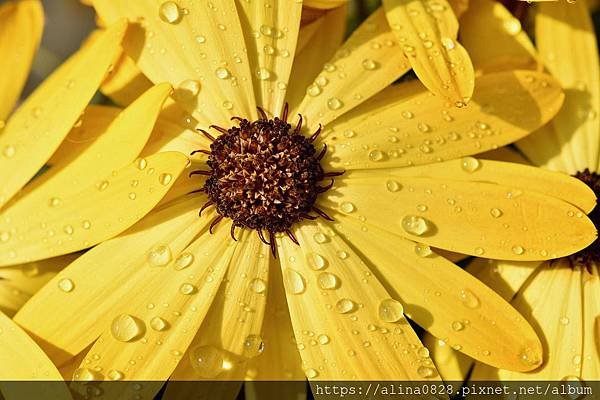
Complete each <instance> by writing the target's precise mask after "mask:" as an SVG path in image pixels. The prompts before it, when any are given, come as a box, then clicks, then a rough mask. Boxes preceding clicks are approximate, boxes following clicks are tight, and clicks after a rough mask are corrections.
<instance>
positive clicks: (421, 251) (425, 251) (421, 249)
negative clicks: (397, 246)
mask: <svg viewBox="0 0 600 400" xmlns="http://www.w3.org/2000/svg"><path fill="white" fill-rule="evenodd" d="M415 253H416V254H417V255H418V256H419V257H429V256H430V255H431V254H433V251H431V247H429V246H428V245H426V244H423V243H416V244H415Z"/></svg>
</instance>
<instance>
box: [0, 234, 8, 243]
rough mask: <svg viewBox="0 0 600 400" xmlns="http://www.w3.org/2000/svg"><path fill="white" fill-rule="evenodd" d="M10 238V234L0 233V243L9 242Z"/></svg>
mask: <svg viewBox="0 0 600 400" xmlns="http://www.w3.org/2000/svg"><path fill="white" fill-rule="evenodd" d="M10 236H11V235H10V232H0V242H2V243H6V242H8V241H9V240H10Z"/></svg>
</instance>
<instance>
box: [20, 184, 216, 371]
mask: <svg viewBox="0 0 600 400" xmlns="http://www.w3.org/2000/svg"><path fill="white" fill-rule="evenodd" d="M199 203H202V197H198V196H196V197H190V198H187V199H183V200H181V201H178V202H175V203H174V204H172V205H170V206H168V207H165V208H163V209H161V210H158V211H155V212H153V213H152V214H149V215H148V216H147V217H145V218H144V219H142V220H141V221H140V222H139V223H137V224H136V225H134V226H133V227H131V228H130V229H129V230H128V231H126V232H124V233H123V234H121V235H120V236H118V237H116V238H114V239H112V240H108V241H106V242H104V243H102V244H100V245H98V246H96V247H94V248H93V249H92V250H90V251H88V252H87V253H86V254H84V255H83V256H81V257H79V258H78V259H77V260H76V261H75V262H74V263H72V264H71V265H69V266H68V267H67V268H65V269H64V270H63V271H62V272H61V273H59V274H58V276H56V277H55V278H54V279H53V280H52V281H51V282H50V283H49V284H48V285H46V286H45V287H44V288H42V290H40V291H39V292H38V293H37V294H36V295H35V296H33V298H32V299H31V300H30V301H29V302H28V303H27V304H26V305H25V306H24V307H23V308H22V309H21V310H20V311H19V313H17V315H16V316H15V320H16V321H17V322H18V323H19V324H20V325H21V326H23V327H25V328H26V329H27V330H28V331H30V332H31V333H32V334H33V335H35V336H36V337H39V338H40V339H41V340H43V342H44V343H46V344H47V348H46V350H47V352H48V354H49V355H50V356H51V357H52V359H53V360H54V361H55V362H56V363H57V364H61V363H63V362H64V361H65V360H68V359H69V358H71V357H73V356H74V355H76V354H79V353H80V352H81V351H82V350H83V349H84V348H85V347H86V346H88V345H89V344H90V343H92V342H93V341H94V340H95V339H96V338H97V337H98V336H100V334H101V333H102V332H103V331H104V330H105V329H106V328H107V327H108V326H109V325H110V322H111V321H112V320H113V319H114V318H115V317H116V316H117V315H119V314H121V313H123V312H125V311H126V310H127V309H128V308H127V307H131V306H132V303H133V301H134V300H133V298H134V297H135V298H137V299H139V300H142V297H143V296H142V294H144V293H145V295H144V296H155V299H154V300H151V299H146V297H143V300H147V302H148V303H152V304H154V305H155V306H156V308H157V310H154V309H153V308H146V304H144V306H143V307H142V308H143V309H144V312H158V310H160V308H159V307H162V302H161V303H159V301H160V298H159V296H171V295H173V293H172V292H167V291H163V290H160V289H156V290H150V288H151V287H154V286H153V285H156V284H161V282H160V281H159V282H156V280H157V279H160V280H162V284H164V285H166V284H167V281H169V279H166V278H165V275H168V276H172V279H176V280H180V279H182V278H183V279H185V276H184V277H181V276H180V275H179V274H178V273H177V272H174V271H173V267H174V266H173V265H172V264H173V263H176V262H179V263H181V262H184V261H185V262H184V263H183V264H186V263H187V262H189V261H194V259H198V260H199V259H204V258H203V257H204V256H201V253H200V254H196V253H194V254H192V255H193V257H185V258H183V259H179V261H177V260H178V256H179V255H180V253H183V250H184V249H185V248H186V247H187V246H188V244H189V242H190V241H191V240H192V239H193V237H194V236H195V235H196V234H197V233H198V232H199V231H200V230H201V229H202V227H204V226H205V225H206V224H207V222H208V218H207V217H203V218H199V217H198V204H199ZM173 260H175V261H173ZM198 260H197V261H198ZM198 264H199V263H198V262H196V263H194V264H193V265H194V268H197V265H198ZM152 265H155V266H152ZM189 268H192V267H191V266H190V267H189ZM189 268H188V269H187V270H182V271H183V273H184V274H185V272H186V271H191V269H189ZM90 275H93V278H94V279H88V278H89V277H90ZM186 275H187V274H186ZM139 284H141V286H137V285H139ZM144 284H145V286H144ZM170 284H172V283H170ZM179 285H181V283H179ZM141 288H144V290H143V291H141V290H140V289H141ZM136 301H137V300H136ZM58 308H60V309H61V312H60V313H55V312H54V311H55V310H56V309H58ZM173 310H174V311H176V310H175V309H173ZM141 312H142V311H141V310H136V313H138V314H139V313H141ZM73 315H78V318H77V321H73V320H72V316H73ZM43 316H48V319H47V320H46V319H45V318H43ZM75 322H76V323H75ZM148 322H149V321H148ZM149 331H151V330H149ZM152 332H153V331H152Z"/></svg>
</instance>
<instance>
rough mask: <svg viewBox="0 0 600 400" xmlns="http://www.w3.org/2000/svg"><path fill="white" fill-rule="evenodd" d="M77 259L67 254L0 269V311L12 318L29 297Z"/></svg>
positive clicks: (73, 255)
mask: <svg viewBox="0 0 600 400" xmlns="http://www.w3.org/2000/svg"><path fill="white" fill-rule="evenodd" d="M77 257H78V255H76V254H69V255H66V256H60V257H55V258H49V259H46V260H41V261H36V262H33V263H28V264H21V265H15V266H13V267H4V268H0V311H2V312H4V313H5V314H6V315H8V316H9V317H12V316H13V315H14V314H15V313H16V312H17V311H18V310H19V309H20V308H21V307H22V306H23V304H25V303H26V302H27V301H28V300H29V299H30V298H31V296H33V295H34V294H35V293H36V292H37V291H38V290H40V289H41V288H42V286H44V285H45V284H46V283H47V282H48V281H49V280H50V279H52V278H53V277H54V276H55V275H56V274H57V273H58V272H59V271H61V270H62V269H63V268H65V267H66V266H67V265H69V264H70V263H71V262H72V261H73V260H75V259H76V258H77Z"/></svg>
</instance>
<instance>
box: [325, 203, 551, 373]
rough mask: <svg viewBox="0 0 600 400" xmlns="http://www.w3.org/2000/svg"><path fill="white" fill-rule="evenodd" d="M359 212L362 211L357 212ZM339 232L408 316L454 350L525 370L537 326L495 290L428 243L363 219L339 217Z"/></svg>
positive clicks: (534, 344)
mask: <svg viewBox="0 0 600 400" xmlns="http://www.w3.org/2000/svg"><path fill="white" fill-rule="evenodd" d="M358 212H360V210H358ZM334 218H335V219H336V221H339V225H338V227H339V228H338V227H336V231H338V233H340V234H341V235H343V237H344V239H345V240H346V241H348V242H349V243H352V245H353V246H355V247H356V249H358V250H359V251H360V252H361V253H362V254H363V255H364V258H365V261H366V262H367V263H368V265H369V267H370V268H371V269H372V271H373V273H374V274H375V275H376V276H377V277H378V278H379V279H381V280H382V282H383V284H384V285H385V286H386V288H388V290H389V291H390V293H391V295H392V296H393V297H395V298H397V299H398V300H400V301H401V302H402V304H404V310H405V313H406V316H407V317H408V318H410V319H412V320H413V321H415V322H416V323H417V324H419V325H420V326H422V327H423V328H424V329H426V330H427V331H428V332H429V333H431V334H432V335H434V336H435V337H437V338H440V339H443V340H444V341H445V342H446V344H447V345H449V346H452V347H453V348H454V349H456V350H460V351H461V352H463V353H465V354H467V355H469V356H471V357H473V358H475V359H477V360H479V361H481V362H484V363H486V364H490V365H494V366H496V367H499V368H507V369H512V370H518V371H527V370H531V369H533V368H534V367H535V366H534V365H531V364H528V363H523V362H522V360H521V359H520V352H521V351H522V350H524V349H533V350H534V351H535V352H536V354H541V353H542V345H541V343H540V341H539V340H538V338H537V336H536V334H535V332H534V330H533V328H532V327H531V326H530V325H529V324H528V323H527V322H526V321H525V320H523V318H521V316H520V314H519V313H518V312H517V311H516V310H515V309H514V308H513V307H511V306H510V304H509V303H508V302H506V301H505V300H504V299H502V297H500V296H499V295H498V294H497V293H495V292H494V291H493V290H492V289H490V288H488V287H487V286H485V285H484V284H483V283H481V282H480V281H479V280H478V279H476V278H475V277H473V276H472V275H470V274H469V273H468V272H466V271H464V270H463V269H461V268H460V267H458V266H456V265H455V264H453V263H451V262H450V261H448V260H446V259H445V258H443V257H440V256H438V255H436V254H434V253H433V252H432V251H431V248H429V247H428V246H427V245H426V244H424V243H417V242H413V241H410V240H406V239H402V238H401V237H399V236H398V235H395V234H392V233H388V232H386V231H383V230H382V229H380V228H377V227H373V226H368V228H367V230H366V231H364V230H363V229H362V228H363V227H366V225H364V224H363V223H362V222H360V221H359V220H354V219H351V218H349V217H347V216H343V215H337V216H335V217H334Z"/></svg>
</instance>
